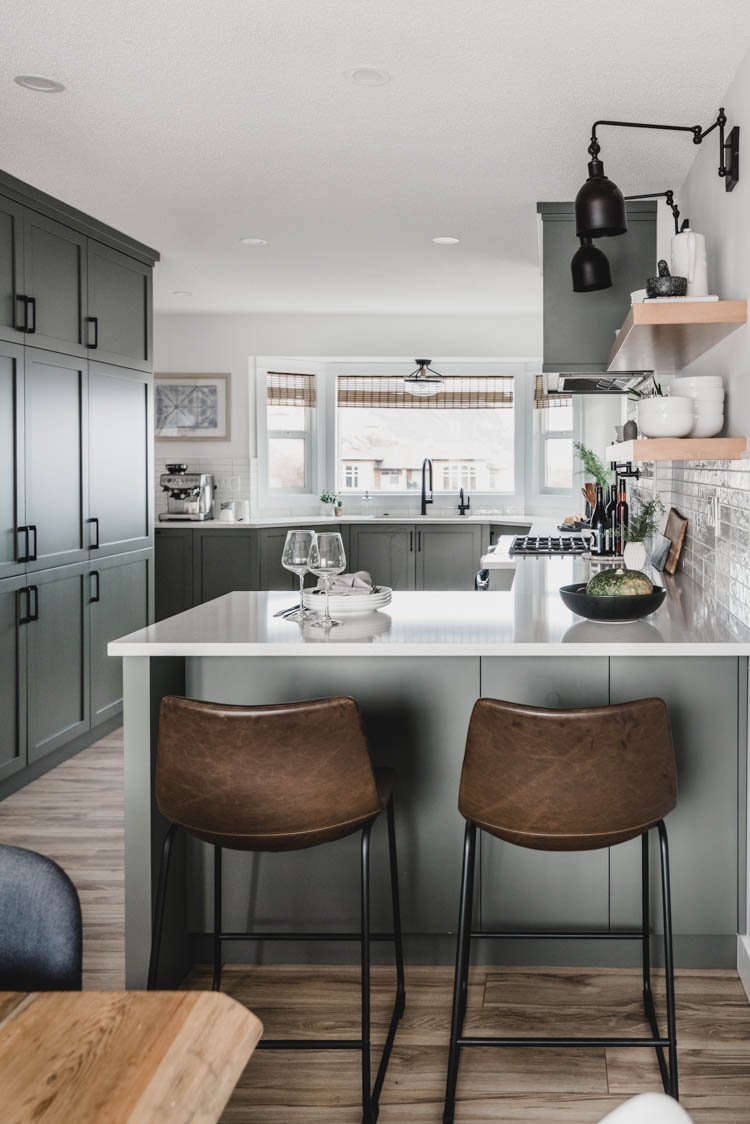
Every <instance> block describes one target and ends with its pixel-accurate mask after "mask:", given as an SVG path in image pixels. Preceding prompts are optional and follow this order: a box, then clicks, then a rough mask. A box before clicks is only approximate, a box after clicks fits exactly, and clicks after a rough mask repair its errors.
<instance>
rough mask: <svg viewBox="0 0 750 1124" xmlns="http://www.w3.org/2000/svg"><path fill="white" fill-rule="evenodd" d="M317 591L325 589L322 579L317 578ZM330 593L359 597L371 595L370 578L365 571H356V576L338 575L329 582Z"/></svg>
mask: <svg viewBox="0 0 750 1124" xmlns="http://www.w3.org/2000/svg"><path fill="white" fill-rule="evenodd" d="M318 589H325V583H324V581H323V579H322V578H318ZM331 593H335V594H350V595H351V594H355V595H358V596H360V597H361V595H362V594H363V593H372V578H371V577H370V575H369V574H368V573H367V570H358V571H357V573H356V574H339V576H338V577H337V578H335V579H334V580H333V581H332V582H331Z"/></svg>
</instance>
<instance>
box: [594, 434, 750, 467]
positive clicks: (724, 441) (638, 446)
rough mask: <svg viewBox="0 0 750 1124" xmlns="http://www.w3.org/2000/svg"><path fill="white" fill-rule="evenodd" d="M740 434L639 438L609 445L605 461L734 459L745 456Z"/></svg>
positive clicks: (745, 446)
mask: <svg viewBox="0 0 750 1124" xmlns="http://www.w3.org/2000/svg"><path fill="white" fill-rule="evenodd" d="M746 449H747V439H746V438H744V437H641V438H638V439H637V440H635V441H621V442H620V443H619V444H618V445H609V446H608V447H607V450H606V452H605V454H604V459H605V460H607V461H617V462H618V463H620V464H621V463H623V462H624V461H631V462H632V463H635V462H636V461H736V460H740V459H741V458H742V457H744V456H745V451H746Z"/></svg>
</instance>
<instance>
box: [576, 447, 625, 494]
mask: <svg viewBox="0 0 750 1124" xmlns="http://www.w3.org/2000/svg"><path fill="white" fill-rule="evenodd" d="M573 448H574V449H575V453H576V456H577V457H578V459H579V461H580V462H581V465H582V466H583V471H584V472H585V473H586V475H587V476H593V478H594V480H595V481H596V483H597V484H601V486H602V488H606V487H607V485H608V484H613V483H614V480H615V474H614V472H612V470H611V469H609V468H605V467H604V465H603V463H602V462H601V461H600V460H599V458H598V457H597V455H596V453H594V452H592V450H591V449H587V448H586V446H585V445H582V444H581V442H580V441H576V442H574V444H573Z"/></svg>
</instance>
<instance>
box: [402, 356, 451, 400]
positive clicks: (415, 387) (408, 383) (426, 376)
mask: <svg viewBox="0 0 750 1124" xmlns="http://www.w3.org/2000/svg"><path fill="white" fill-rule="evenodd" d="M414 362H415V363H416V364H417V369H416V371H412V373H411V374H410V375H407V376H406V378H405V379H404V390H405V391H406V393H407V394H412V395H413V396H414V397H415V398H431V397H432V396H433V395H434V394H439V393H440V390H441V388H442V385H443V376H442V375H441V374H439V373H438V372H437V371H433V369H432V367H431V366H430V363H431V362H432V360H431V359H415V360H414Z"/></svg>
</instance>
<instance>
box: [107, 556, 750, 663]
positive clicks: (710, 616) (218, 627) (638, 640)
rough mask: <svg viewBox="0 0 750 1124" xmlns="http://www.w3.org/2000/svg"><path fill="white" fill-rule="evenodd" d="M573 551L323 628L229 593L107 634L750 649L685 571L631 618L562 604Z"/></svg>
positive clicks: (329, 642)
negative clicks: (493, 582) (609, 617)
mask: <svg viewBox="0 0 750 1124" xmlns="http://www.w3.org/2000/svg"><path fill="white" fill-rule="evenodd" d="M589 576H590V570H589V566H588V564H587V563H586V562H583V561H582V560H581V559H578V558H569V557H566V558H560V557H557V558H555V557H551V558H549V557H546V558H544V557H538V558H523V559H520V560H519V562H518V564H517V566H516V572H515V576H514V579H513V586H512V588H511V589H510V590H508V591H507V592H484V591H478V592H457V593H452V592H451V593H431V592H419V591H415V592H402V593H394V594H393V600H392V602H391V604H390V605H389V606H388V607H387V609H386V610H384V611H381V612H377V613H372V614H370V615H368V616H366V617H358V618H349V620H347V621H346V623H344V624H342V625H340V626H339V627H338V628H334V629H332V630H331V631H330V632H328V633H326V632H324V631H323V630H322V629H317V628H312V627H311V626H310V625H304V626H303V627H300V626H299V625H298V624H297V623H296V622H294V621H288V620H284V619H282V618H278V617H274V615H273V614H274V612H275V611H276V610H278V609H282V608H286V607H287V606H291V605H292V604H293V603H294V595H293V594H292V593H289V592H278V593H276V592H273V593H265V592H264V593H230V594H227V595H226V596H224V597H219V598H217V599H216V600H215V601H209V602H207V603H206V604H205V605H200V606H198V607H197V608H194V609H189V610H188V611H187V612H185V613H180V614H179V615H178V616H175V617H171V618H169V619H168V620H165V621H160V622H159V623H158V624H153V625H150V626H149V627H148V628H144V629H141V630H140V631H139V632H134V633H132V634H131V635H130V636H125V637H122V638H121V639H119V640H115V641H112V642H111V643H110V644H109V647H108V652H109V654H110V655H112V656H305V657H314V656H378V657H379V656H383V657H385V656H437V657H439V656H504V655H505V656H507V655H513V656H544V655H555V654H557V655H563V654H565V655H571V656H575V655H586V656H590V655H602V656H608V655H633V656H640V655H644V656H662V655H680V656H691V655H696V656H700V655H728V656H741V655H749V654H750V630H748V629H743V628H742V626H740V624H739V622H737V621H735V619H734V618H732V617H728V616H727V617H722V616H721V614H720V612H719V610H718V608H717V606H716V605H715V604H713V603H712V602H711V601H709V600H708V599H706V598H705V597H704V596H703V595H702V594H701V591H700V590H699V589H698V587H697V586H695V585H694V584H693V583H692V582H690V581H689V579H687V578H685V577H684V576H679V575H678V576H677V577H675V578H670V577H668V576H666V575H665V576H664V578H663V584H664V585H665V586H666V587H667V591H668V596H667V598H666V599H665V601H664V603H663V604H662V605H661V607H660V608H659V610H658V611H657V612H656V613H654V614H653V615H652V616H651V617H649V618H648V619H646V620H642V621H637V622H635V623H633V624H617V625H609V624H595V623H592V622H590V621H587V620H583V619H582V618H580V617H576V616H575V615H574V614H573V613H571V612H570V610H569V609H566V608H565V606H564V605H563V602H562V600H561V598H560V595H559V592H558V590H559V587H560V586H561V585H567V584H569V583H571V582H575V581H586V580H588V577H589Z"/></svg>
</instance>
